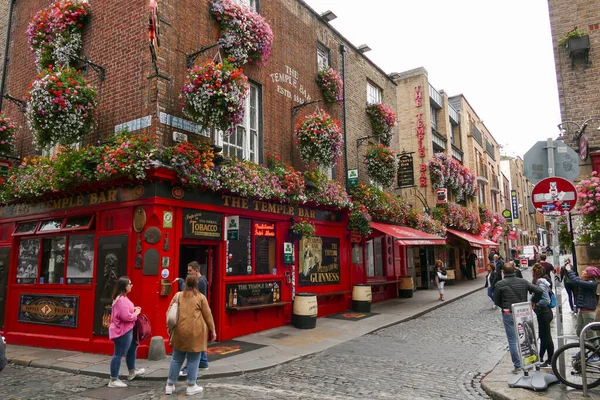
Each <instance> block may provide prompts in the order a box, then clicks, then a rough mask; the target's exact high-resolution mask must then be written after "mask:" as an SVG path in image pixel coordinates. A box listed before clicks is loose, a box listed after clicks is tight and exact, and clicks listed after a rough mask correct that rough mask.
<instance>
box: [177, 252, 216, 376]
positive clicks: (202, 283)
mask: <svg viewBox="0 0 600 400" xmlns="http://www.w3.org/2000/svg"><path fill="white" fill-rule="evenodd" d="M187 273H188V275H196V276H197V277H198V291H199V292H200V293H202V294H203V295H204V297H206V298H208V295H207V293H208V280H207V279H206V277H205V276H204V275H202V273H201V272H200V264H198V262H197V261H192V262H191V263H189V264H188V266H187ZM175 282H177V284H178V287H179V291H180V292H181V291H182V290H184V289H185V279H182V278H176V279H175V280H173V283H175ZM198 369H201V370H204V371H206V370H207V369H208V357H207V356H206V352H205V351H202V352H201V354H200V364H199V365H198ZM179 376H187V363H186V365H185V367H183V368H182V369H181V371H180V372H179Z"/></svg>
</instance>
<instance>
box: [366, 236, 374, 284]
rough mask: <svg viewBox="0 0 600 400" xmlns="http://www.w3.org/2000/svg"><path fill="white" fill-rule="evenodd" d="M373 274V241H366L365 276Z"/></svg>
mask: <svg viewBox="0 0 600 400" xmlns="http://www.w3.org/2000/svg"><path fill="white" fill-rule="evenodd" d="M374 275H375V255H374V254H373V241H372V240H369V241H368V242H367V276H374Z"/></svg>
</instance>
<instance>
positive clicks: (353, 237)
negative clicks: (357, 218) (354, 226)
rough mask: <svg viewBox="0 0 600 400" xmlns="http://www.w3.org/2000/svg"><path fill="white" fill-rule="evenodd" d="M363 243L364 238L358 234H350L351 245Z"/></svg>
mask: <svg viewBox="0 0 600 400" xmlns="http://www.w3.org/2000/svg"><path fill="white" fill-rule="evenodd" d="M360 242H362V236H361V235H360V233H358V232H350V243H360Z"/></svg>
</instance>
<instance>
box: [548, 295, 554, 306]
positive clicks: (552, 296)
mask: <svg viewBox="0 0 600 400" xmlns="http://www.w3.org/2000/svg"><path fill="white" fill-rule="evenodd" d="M550 293H551V296H550V304H549V305H548V307H550V308H554V307H556V295H555V294H554V292H550Z"/></svg>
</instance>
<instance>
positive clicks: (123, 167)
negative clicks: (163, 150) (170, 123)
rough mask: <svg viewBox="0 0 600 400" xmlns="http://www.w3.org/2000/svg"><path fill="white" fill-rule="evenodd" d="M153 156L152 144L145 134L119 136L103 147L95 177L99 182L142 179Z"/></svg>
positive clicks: (154, 150) (150, 164) (154, 154)
mask: <svg viewBox="0 0 600 400" xmlns="http://www.w3.org/2000/svg"><path fill="white" fill-rule="evenodd" d="M155 156H156V149H155V148H154V144H153V143H152V140H150V137H148V136H147V135H146V134H144V133H141V134H140V133H133V134H129V133H124V134H120V135H118V136H117V137H116V138H115V139H114V143H111V144H108V145H106V146H105V147H104V149H103V151H102V155H101V158H100V163H99V164H98V167H97V168H96V176H97V178H98V179H99V180H112V179H116V178H120V177H127V178H129V179H144V178H145V177H146V170H147V169H149V168H150V167H151V166H152V162H153V160H154V159H155Z"/></svg>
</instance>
